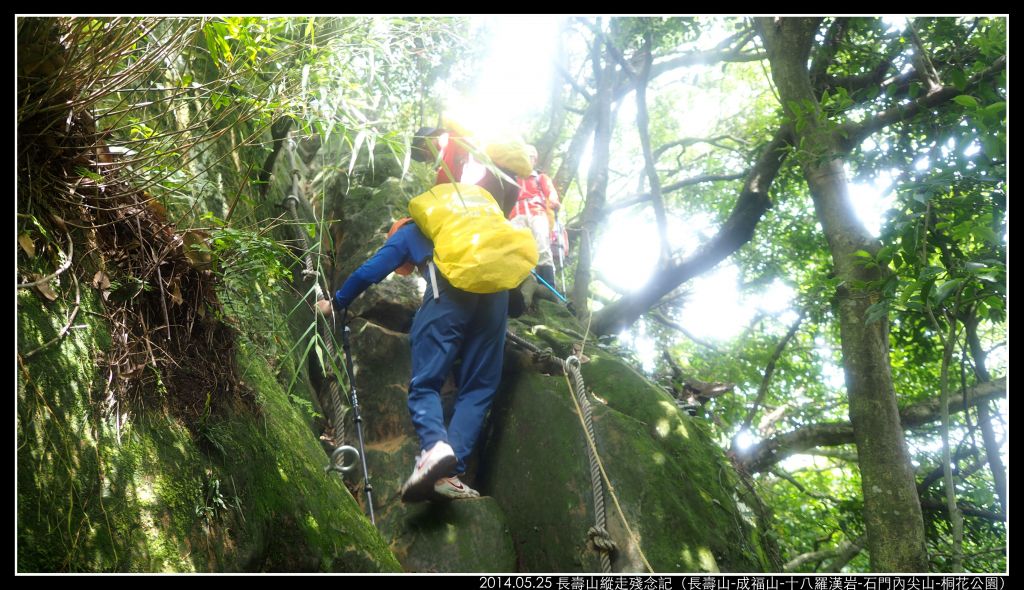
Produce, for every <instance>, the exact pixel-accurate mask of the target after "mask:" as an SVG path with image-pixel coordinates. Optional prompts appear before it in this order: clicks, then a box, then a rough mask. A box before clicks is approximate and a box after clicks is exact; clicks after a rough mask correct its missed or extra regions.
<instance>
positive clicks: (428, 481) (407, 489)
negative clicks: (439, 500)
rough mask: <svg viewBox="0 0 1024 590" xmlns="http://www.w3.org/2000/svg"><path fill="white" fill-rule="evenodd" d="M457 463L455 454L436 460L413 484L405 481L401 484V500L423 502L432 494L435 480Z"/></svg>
mask: <svg viewBox="0 0 1024 590" xmlns="http://www.w3.org/2000/svg"><path fill="white" fill-rule="evenodd" d="M457 463H458V459H456V458H455V455H449V456H447V457H443V458H441V459H440V460H438V462H437V463H435V464H434V466H433V467H431V468H430V469H428V470H427V471H425V472H424V473H423V477H421V478H420V480H419V481H418V482H416V483H415V484H412V485H409V482H408V481H407V482H405V485H404V486H402V502H405V503H409V502H423V501H425V500H429V499H430V498H431V496H432V495H433V494H434V484H435V483H437V480H439V479H441V478H442V477H444V476H445V475H447V474H448V473H449V472H451V470H452V469H454V468H455V465H456V464H457Z"/></svg>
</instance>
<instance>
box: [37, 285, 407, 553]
mask: <svg viewBox="0 0 1024 590" xmlns="http://www.w3.org/2000/svg"><path fill="white" fill-rule="evenodd" d="M83 310H84V311H85V312H86V313H85V314H84V317H85V320H84V321H85V322H86V325H87V326H88V327H87V328H86V329H81V330H73V331H71V332H70V333H69V334H68V335H67V337H65V338H64V339H63V340H62V341H61V342H60V343H59V344H58V345H56V346H54V347H52V348H50V349H49V350H46V351H44V352H42V353H40V354H38V355H36V356H34V357H32V358H31V359H30V360H29V361H27V362H25V363H24V364H23V365H22V367H21V368H20V370H19V376H18V424H17V436H18V548H19V551H18V563H17V569H18V571H23V572H55V571H118V572H164V571H168V572H189V571H361V572H365V571H398V570H399V569H400V566H399V564H398V562H397V561H396V560H395V558H394V555H392V554H391V552H390V551H389V550H388V548H387V544H386V543H385V541H384V539H382V538H381V537H380V535H379V534H378V533H377V531H376V530H375V529H374V528H373V527H372V526H371V525H370V523H369V521H367V520H366V518H365V517H363V515H362V514H361V512H360V509H359V506H358V505H357V504H356V502H355V501H354V499H353V498H352V496H351V495H350V494H349V493H348V491H347V490H346V489H345V487H344V486H343V485H342V484H341V482H340V480H338V478H336V477H328V476H326V475H325V474H324V471H323V466H324V465H325V464H326V459H325V457H324V455H323V452H322V450H321V449H320V447H319V445H318V444H317V442H316V441H315V439H314V437H312V436H311V435H310V432H309V429H308V427H307V426H306V425H305V424H304V422H303V420H302V418H301V417H300V416H299V415H298V414H297V412H296V410H295V409H294V408H293V407H292V406H291V405H290V404H289V402H288V400H287V398H286V396H285V394H284V392H283V391H282V389H281V387H280V385H279V384H278V383H277V381H276V380H275V379H274V378H273V376H272V375H270V374H269V372H268V370H267V367H266V362H265V361H264V360H262V359H260V358H259V356H258V354H256V353H255V352H253V351H246V350H243V351H242V352H241V353H240V358H239V362H240V365H241V366H242V368H243V379H244V380H245V383H246V385H247V386H248V387H250V388H252V389H253V390H254V391H255V392H256V394H257V396H258V399H259V400H260V406H261V409H260V411H259V412H258V413H256V414H254V413H253V412H251V411H246V410H244V409H239V410H238V411H237V412H231V413H230V415H215V416H210V417H208V418H207V419H206V420H204V421H203V422H202V423H201V424H200V425H199V426H198V429H197V432H196V433H193V432H190V431H189V430H187V429H186V428H185V427H184V426H182V425H181V424H180V423H179V422H177V421H176V420H173V419H171V418H168V417H166V416H163V415H161V414H159V413H157V412H155V411H153V410H138V411H136V412H135V414H133V415H132V416H131V417H130V419H129V420H128V421H127V422H126V423H122V424H121V425H118V424H116V423H115V421H114V420H113V419H112V418H109V417H107V416H106V413H105V412H103V411H101V410H100V405H99V404H98V403H97V400H99V399H101V398H102V392H103V386H104V384H105V382H106V379H105V377H106V376H105V375H103V374H101V373H100V371H99V370H98V369H97V362H96V360H97V358H96V357H97V355H98V354H99V353H100V352H101V351H102V350H104V349H105V348H106V347H107V343H106V342H105V338H106V336H105V334H107V333H109V332H108V328H107V327H106V326H105V324H104V323H103V322H102V321H101V320H97V319H96V315H94V314H96V313H98V312H99V305H98V302H97V301H96V298H95V296H94V295H93V294H92V293H91V292H85V290H83ZM90 312H92V313H90ZM66 313H67V308H66V306H62V305H58V304H56V303H54V304H43V303H42V302H40V301H39V300H38V298H37V297H36V296H34V295H32V294H30V293H28V292H22V293H19V299H18V319H19V324H20V330H19V351H22V352H27V351H28V350H31V349H33V348H35V347H36V346H38V345H39V344H40V343H42V342H45V341H46V340H48V339H50V338H51V337H52V336H53V335H55V333H56V330H57V329H59V326H60V325H61V324H62V323H63V322H64V321H65V318H66ZM80 317H82V316H80ZM241 348H243V349H244V347H241ZM153 394H154V395H157V394H158V392H153Z"/></svg>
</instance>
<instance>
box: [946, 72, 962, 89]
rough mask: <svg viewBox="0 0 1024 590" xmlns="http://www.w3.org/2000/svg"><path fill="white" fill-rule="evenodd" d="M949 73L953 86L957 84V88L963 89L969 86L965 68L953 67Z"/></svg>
mask: <svg viewBox="0 0 1024 590" xmlns="http://www.w3.org/2000/svg"><path fill="white" fill-rule="evenodd" d="M947 73H948V75H949V78H950V81H951V82H953V86H955V87H956V89H957V90H960V91H962V90H963V89H964V88H966V87H967V75H966V74H964V71H963V70H961V69H959V68H953V69H951V70H949V71H948V72H947Z"/></svg>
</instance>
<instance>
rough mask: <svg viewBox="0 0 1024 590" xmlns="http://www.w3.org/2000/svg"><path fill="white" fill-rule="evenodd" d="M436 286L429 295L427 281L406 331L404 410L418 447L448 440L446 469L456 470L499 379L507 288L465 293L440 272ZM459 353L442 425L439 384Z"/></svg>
mask: <svg viewBox="0 0 1024 590" xmlns="http://www.w3.org/2000/svg"><path fill="white" fill-rule="evenodd" d="M427 280H428V283H429V280H430V279H429V278H428V279H427ZM437 287H438V292H439V295H440V297H439V298H437V299H434V294H433V291H432V289H431V288H430V286H429V284H428V286H427V292H426V293H425V294H424V296H423V305H421V306H420V309H419V311H417V312H416V317H415V318H414V319H413V322H412V331H411V332H410V334H409V340H410V344H411V346H412V379H411V380H410V382H409V413H410V414H411V416H412V424H413V426H414V427H415V428H416V434H417V435H419V438H420V449H421V450H427V449H429V448H431V447H433V446H434V444H435V443H437V442H438V441H442V440H443V441H447V442H448V444H449V445H451V447H452V449H453V450H454V451H455V456H456V457H457V458H458V464H457V465H456V471H455V472H454V473H452V474H450V475H456V474H458V473H462V472H463V471H465V470H466V457H468V456H469V453H470V452H471V451H472V450H473V446H474V444H476V439H477V437H479V436H480V430H481V428H482V427H483V422H484V417H485V416H486V415H487V410H488V409H489V408H490V407H491V401H492V400H493V399H494V394H495V392H497V390H498V385H499V384H500V382H501V363H502V360H503V358H504V347H505V324H506V321H507V320H506V313H507V309H508V291H501V292H499V293H488V294H477V293H467V292H465V291H460V290H459V289H456V288H455V287H452V286H451V285H450V284H448V281H447V280H445V278H444V277H443V276H441V274H440V273H437ZM459 358H461V359H462V364H461V365H460V366H459V368H458V371H457V374H456V375H455V380H456V383H457V384H458V387H459V391H458V397H456V400H455V412H454V414H453V415H452V419H451V423H450V424H449V425H448V428H447V429H446V428H445V426H444V413H443V410H442V408H441V386H442V385H444V381H445V378H446V377H447V376H448V373H449V372H450V371H451V370H452V366H453V365H454V363H455V361H456V359H459Z"/></svg>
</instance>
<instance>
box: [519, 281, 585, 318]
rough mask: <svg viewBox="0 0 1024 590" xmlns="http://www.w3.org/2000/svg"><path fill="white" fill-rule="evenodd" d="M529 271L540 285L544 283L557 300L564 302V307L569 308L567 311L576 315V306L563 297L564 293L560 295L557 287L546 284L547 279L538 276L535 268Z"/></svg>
mask: <svg viewBox="0 0 1024 590" xmlns="http://www.w3.org/2000/svg"><path fill="white" fill-rule="evenodd" d="M530 272H531V273H533V277H534V278H535V279H537V280H538V281H540V284H542V285H544V286H545V287H547V288H548V290H549V291H551V292H552V293H554V294H555V297H558V299H559V300H560V301H561V302H562V303H564V304H565V306H566V307H567V308H568V309H569V313H571V314H572V315H576V306H574V305H573V304H572V302H571V301H569V300H568V299H566V298H565V296H564V295H562V294H561V293H559V292H558V289H555V288H554V287H552V286H551V285H549V284H548V282H547V281H545V280H544V278H543V277H541V276H540V275H539V274H537V271H535V270H531V271H530Z"/></svg>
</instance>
